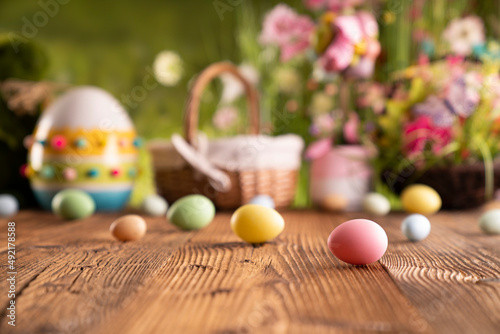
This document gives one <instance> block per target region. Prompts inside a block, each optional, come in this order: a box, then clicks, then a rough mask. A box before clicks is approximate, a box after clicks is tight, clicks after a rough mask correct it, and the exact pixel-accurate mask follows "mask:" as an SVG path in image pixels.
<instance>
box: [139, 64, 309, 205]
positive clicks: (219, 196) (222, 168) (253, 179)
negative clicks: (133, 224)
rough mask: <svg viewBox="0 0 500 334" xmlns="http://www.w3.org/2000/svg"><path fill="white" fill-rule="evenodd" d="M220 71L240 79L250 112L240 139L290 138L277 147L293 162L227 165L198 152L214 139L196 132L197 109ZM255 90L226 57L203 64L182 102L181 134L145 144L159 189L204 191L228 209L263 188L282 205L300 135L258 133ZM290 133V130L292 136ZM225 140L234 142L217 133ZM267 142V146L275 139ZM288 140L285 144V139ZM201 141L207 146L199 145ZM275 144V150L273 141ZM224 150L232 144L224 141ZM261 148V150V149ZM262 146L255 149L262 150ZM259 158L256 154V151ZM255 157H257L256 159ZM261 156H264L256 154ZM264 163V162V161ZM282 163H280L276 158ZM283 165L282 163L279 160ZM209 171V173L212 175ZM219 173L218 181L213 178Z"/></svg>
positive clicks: (173, 194) (292, 184)
mask: <svg viewBox="0 0 500 334" xmlns="http://www.w3.org/2000/svg"><path fill="white" fill-rule="evenodd" d="M223 73H229V74H232V75H233V76H235V77H236V78H237V79H239V81H240V82H241V83H242V84H243V86H244V88H245V93H246V96H247V100H248V107H249V113H250V129H249V132H250V135H247V136H237V137H234V138H239V139H240V141H241V140H248V141H253V140H256V139H261V138H264V137H265V138H264V139H265V140H269V141H274V140H275V139H276V140H281V141H280V143H281V144H283V143H289V144H290V143H291V144H290V145H289V147H279V148H280V151H281V152H291V153H286V154H288V156H289V157H290V156H292V159H293V160H294V161H295V162H298V163H294V166H293V168H260V167H258V166H257V167H255V168H249V167H248V166H244V167H238V166H236V167H235V166H232V167H230V166H229V165H230V164H229V162H228V163H226V164H224V163H221V162H220V159H219V162H218V163H217V161H215V162H214V160H213V159H211V157H210V155H208V156H206V159H205V158H204V157H203V156H201V155H200V154H198V152H200V151H207V150H209V148H214V147H215V146H217V145H216V141H212V142H208V141H205V143H204V144H203V141H202V140H201V139H202V138H204V137H203V136H202V135H200V134H198V133H197V126H198V109H199V105H200V98H201V94H202V92H203V89H204V88H205V87H206V85H207V84H208V83H209V82H210V81H211V80H212V79H214V78H216V77H218V76H219V75H221V74H223ZM258 105H259V103H258V97H257V93H256V91H255V90H254V88H253V87H252V86H251V84H250V83H249V82H248V81H247V80H246V79H245V78H244V77H243V76H242V75H241V74H240V73H239V72H238V69H237V68H236V67H235V66H234V65H232V64H230V63H225V62H224V63H216V64H213V65H211V66H209V67H208V68H206V69H205V70H204V71H203V72H202V73H201V74H200V75H199V76H198V78H197V79H196V81H195V82H194V85H193V86H192V89H191V91H190V92H189V99H188V102H187V105H186V111H185V122H184V138H185V141H184V139H182V140H181V137H180V136H177V137H176V136H175V135H174V136H172V141H171V142H166V141H162V140H160V141H152V142H151V143H150V144H149V145H148V148H149V150H150V152H151V153H152V157H153V168H154V174H155V179H156V185H157V189H158V193H159V194H160V195H162V196H163V197H165V199H166V200H167V201H169V202H170V203H172V202H174V201H175V200H177V199H179V198H180V197H183V196H185V195H189V194H194V193H198V194H203V195H205V196H207V197H209V198H210V199H212V200H213V202H214V204H215V206H216V207H217V208H219V209H233V208H237V207H239V206H241V205H243V204H246V203H248V202H249V201H250V200H251V199H252V198H253V197H254V196H256V195H259V194H266V195H269V196H271V197H272V198H273V199H274V201H275V204H276V207H277V208H283V207H287V206H289V205H290V204H291V202H292V201H293V199H294V196H295V189H296V184H297V177H298V170H299V168H300V159H301V158H300V156H301V151H302V149H303V141H302V139H301V138H300V137H298V136H294V135H286V136H281V137H287V138H282V139H278V138H279V137H277V138H273V137H267V136H262V135H258V134H259V107H258ZM292 136H294V137H293V138H292ZM221 142H222V143H223V144H224V145H236V144H235V141H232V139H222V140H221V141H219V142H218V146H217V148H218V149H219V151H220V149H221V147H223V146H221V145H222V144H221ZM273 143H274V142H271V146H272V145H274V144H273ZM287 145H288V144H287ZM201 146H209V148H207V147H201ZM274 146H275V150H276V145H274ZM227 148H228V150H230V149H233V150H234V149H236V148H235V147H230V146H227ZM264 151H265V150H264ZM264 151H261V152H257V154H264ZM257 158H258V156H257ZM257 160H258V159H257ZM261 160H266V159H261ZM264 165H265V163H264ZM280 165H281V164H280ZM283 165H286V164H283ZM211 176H214V177H211ZM214 179H218V180H219V182H217V180H214Z"/></svg>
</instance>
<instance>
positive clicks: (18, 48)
mask: <svg viewBox="0 0 500 334" xmlns="http://www.w3.org/2000/svg"><path fill="white" fill-rule="evenodd" d="M48 66H49V62H48V57H47V53H46V51H45V50H44V48H43V47H42V46H40V45H39V44H38V43H37V42H34V41H31V40H28V39H25V38H23V37H21V36H19V35H17V34H15V33H12V32H10V33H5V34H0V81H2V80H5V79H9V78H17V79H23V80H40V79H42V77H43V75H44V74H45V73H46V72H47V69H48Z"/></svg>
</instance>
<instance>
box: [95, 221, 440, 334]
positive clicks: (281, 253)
mask: <svg viewBox="0 0 500 334" xmlns="http://www.w3.org/2000/svg"><path fill="white" fill-rule="evenodd" d="M229 217H230V216H229V215H227V214H225V215H219V217H218V219H217V220H216V221H215V222H214V223H213V224H212V225H211V226H209V227H208V228H206V229H205V230H204V231H203V233H198V234H196V235H195V236H194V237H193V238H192V239H191V240H190V243H188V244H185V245H183V246H182V247H181V248H180V249H179V250H178V251H177V252H176V253H175V254H174V256H172V257H171V258H170V259H169V262H171V263H170V264H169V265H167V266H165V267H164V268H163V269H162V270H161V273H159V274H158V275H157V276H156V277H155V279H154V280H152V281H151V282H149V285H148V286H147V287H146V288H145V289H143V290H142V292H141V293H140V296H138V298H136V299H135V301H134V303H133V304H129V305H128V306H127V307H125V308H124V309H123V311H122V312H120V313H119V314H117V315H116V316H115V317H114V318H113V319H112V320H111V321H109V322H107V324H105V325H104V326H103V327H100V328H99V332H100V333H148V332H156V331H159V330H160V329H161V330H162V331H165V332H172V333H174V332H204V333H254V332H255V333H260V332H272V333H294V332H296V333H300V332H306V331H312V330H314V332H318V333H320V332H330V331H331V330H332V328H334V329H336V330H337V331H338V332H342V333H344V332H345V333H348V332H375V331H383V332H400V331H408V332H412V331H414V327H415V326H421V324H422V323H425V324H426V321H425V320H424V319H423V318H422V317H421V316H420V315H419V313H418V311H417V310H416V309H415V308H414V307H412V305H411V304H410V303H409V302H408V300H407V299H406V298H405V297H404V296H403V295H402V294H401V293H400V291H399V290H398V288H397V287H396V285H395V284H394V282H393V281H392V280H391V279H390V277H389V275H388V274H387V272H386V271H385V270H384V268H383V267H382V266H380V265H378V264H375V265H372V266H368V267H352V266H349V265H347V264H343V263H340V262H339V261H338V260H336V259H335V258H334V257H333V256H332V255H331V254H330V252H329V251H328V250H327V248H326V238H327V236H328V234H329V232H330V231H331V230H332V229H333V228H334V227H335V226H336V225H337V224H339V223H340V222H341V221H340V220H339V218H336V219H333V216H328V215H314V214H309V213H300V212H293V213H285V219H286V221H287V227H286V229H285V231H284V233H283V234H282V235H281V236H280V237H279V238H278V239H277V240H275V241H273V242H271V243H268V244H265V245H263V246H260V247H253V246H252V245H248V244H245V243H243V242H240V241H239V240H238V239H237V238H236V236H234V235H233V234H232V232H231V230H230V227H229ZM426 327H428V329H427V330H426V331H425V332H432V331H431V329H430V327H429V326H426ZM419 328H420V327H419Z"/></svg>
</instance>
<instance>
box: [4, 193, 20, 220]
mask: <svg viewBox="0 0 500 334" xmlns="http://www.w3.org/2000/svg"><path fill="white" fill-rule="evenodd" d="M17 211H19V202H18V201H17V198H15V197H14V196H12V195H10V194H2V195H0V217H10V216H13V215H15V214H16V213H17Z"/></svg>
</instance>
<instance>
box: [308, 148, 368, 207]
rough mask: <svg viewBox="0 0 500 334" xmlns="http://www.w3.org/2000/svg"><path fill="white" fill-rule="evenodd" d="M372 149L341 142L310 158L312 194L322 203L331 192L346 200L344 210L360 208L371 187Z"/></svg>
mask: <svg viewBox="0 0 500 334" xmlns="http://www.w3.org/2000/svg"><path fill="white" fill-rule="evenodd" d="M372 157H373V152H372V151H371V150H369V149H368V148H366V147H365V146H362V145H340V146H335V147H333V148H331V149H330V151H329V152H328V153H326V154H324V155H323V156H321V157H319V158H317V159H314V160H313V161H312V162H311V169H310V175H311V178H310V187H309V191H310V196H311V199H312V201H313V203H314V204H316V205H320V204H321V203H322V201H323V200H324V199H325V198H326V197H327V196H329V195H337V196H341V197H342V198H344V199H346V200H347V207H346V208H345V211H359V210H361V207H362V202H363V198H364V197H365V196H366V194H367V193H368V192H369V191H370V190H371V181H372V175H373V169H372V167H371V166H370V163H369V160H370V159H371V158H372Z"/></svg>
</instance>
